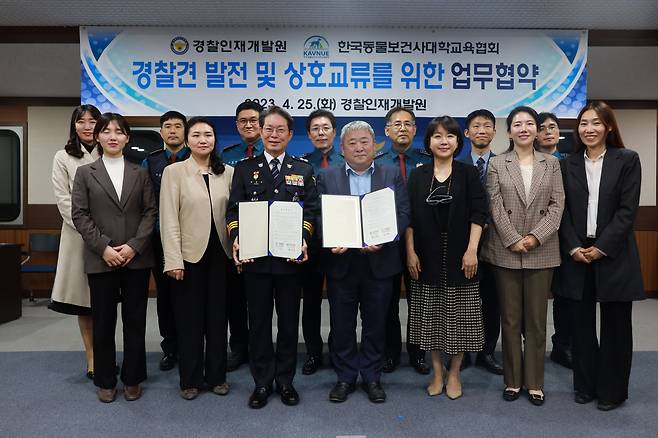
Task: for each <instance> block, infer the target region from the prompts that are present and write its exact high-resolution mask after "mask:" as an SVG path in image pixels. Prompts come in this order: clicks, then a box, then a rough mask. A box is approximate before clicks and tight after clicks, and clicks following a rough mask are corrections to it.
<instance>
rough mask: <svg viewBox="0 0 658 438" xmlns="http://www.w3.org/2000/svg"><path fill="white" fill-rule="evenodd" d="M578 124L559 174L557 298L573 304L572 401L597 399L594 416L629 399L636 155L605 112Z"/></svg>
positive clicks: (595, 105) (594, 107)
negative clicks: (561, 197) (563, 203)
mask: <svg viewBox="0 0 658 438" xmlns="http://www.w3.org/2000/svg"><path fill="white" fill-rule="evenodd" d="M577 121H578V132H577V133H576V135H575V146H576V147H575V152H574V153H573V154H572V155H571V156H569V158H567V159H566V160H565V162H564V164H563V166H562V174H563V179H564V189H565V193H566V207H565V210H564V216H563V218H562V224H561V227H560V233H559V234H560V246H561V252H562V258H563V260H562V266H561V268H560V282H561V287H560V288H559V291H558V293H559V294H560V295H562V296H563V297H565V298H568V299H571V300H573V301H572V303H573V304H572V305H573V306H574V308H575V312H574V316H575V322H574V324H575V326H574V346H573V362H574V364H573V365H574V366H573V375H574V389H575V391H576V393H575V401H576V403H581V404H584V403H588V402H590V401H592V400H593V399H595V398H598V408H599V409H600V410H603V411H609V410H611V409H615V408H616V407H618V406H619V405H620V404H621V403H623V402H624V400H626V399H627V398H628V380H629V377H630V373H631V358H632V354H633V329H632V325H631V310H632V302H633V301H636V300H642V299H644V298H645V293H644V287H643V285H642V273H641V271H640V258H639V255H638V251H637V244H636V242H635V235H634V233H633V222H634V221H635V216H636V213H637V209H638V205H639V201H640V181H641V177H642V171H641V168H640V159H639V157H638V154H637V153H636V152H634V151H631V150H628V149H625V148H624V143H623V141H622V139H621V135H620V133H619V128H618V127H617V121H616V120H615V116H614V113H613V112H612V109H611V108H610V107H609V106H608V105H607V104H605V103H604V102H591V103H589V104H588V105H587V106H585V107H584V108H583V109H582V110H581V111H580V114H578V119H577ZM597 301H598V302H599V303H600V307H601V340H600V345H599V342H598V340H597V337H596V302H597Z"/></svg>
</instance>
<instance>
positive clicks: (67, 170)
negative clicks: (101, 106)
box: [48, 105, 101, 379]
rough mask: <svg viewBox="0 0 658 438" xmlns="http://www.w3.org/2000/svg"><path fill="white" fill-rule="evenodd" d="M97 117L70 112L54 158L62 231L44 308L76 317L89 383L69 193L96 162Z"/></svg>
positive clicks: (86, 327)
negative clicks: (82, 171)
mask: <svg viewBox="0 0 658 438" xmlns="http://www.w3.org/2000/svg"><path fill="white" fill-rule="evenodd" d="M100 116H101V113H100V111H98V109H97V108H96V107H95V106H93V105H80V106H78V107H76V108H75V109H74V110H73V114H72V115H71V123H70V125H69V140H68V142H67V143H66V146H64V149H62V150H60V151H58V152H57V153H56V154H55V158H54V160H53V173H52V182H53V190H54V191H55V198H56V199H57V208H58V209H59V213H60V215H61V216H62V231H61V234H60V241H59V257H58V259H57V273H56V274H55V283H54V284H53V290H52V294H51V301H50V304H49V305H48V308H50V309H51V310H54V311H56V312H59V313H64V314H67V315H77V316H78V326H79V327H80V335H81V336H82V342H83V344H84V347H85V352H86V354H87V377H88V378H89V379H93V378H94V348H93V342H92V318H91V304H90V302H89V286H88V285H87V276H86V275H85V271H84V266H83V260H82V257H83V253H84V242H83V241H82V237H81V236H80V233H78V232H77V231H76V230H75V227H74V226H73V221H72V219H71V191H72V190H73V179H74V178H75V172H76V170H77V169H78V167H79V166H82V165H83V164H87V163H91V162H92V161H94V160H96V159H98V152H97V151H96V149H95V148H94V127H95V126H96V121H97V120H98V119H99V117H100Z"/></svg>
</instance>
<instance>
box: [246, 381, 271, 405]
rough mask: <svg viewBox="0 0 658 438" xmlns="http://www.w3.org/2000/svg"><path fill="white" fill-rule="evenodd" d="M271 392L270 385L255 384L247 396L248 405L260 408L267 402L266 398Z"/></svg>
mask: <svg viewBox="0 0 658 438" xmlns="http://www.w3.org/2000/svg"><path fill="white" fill-rule="evenodd" d="M271 394H272V387H271V386H257V387H256V388H254V392H252V393H251V395H250V396H249V407H250V408H252V409H260V408H262V407H264V406H265V405H266V404H267V398H268V397H269V396H270V395H271Z"/></svg>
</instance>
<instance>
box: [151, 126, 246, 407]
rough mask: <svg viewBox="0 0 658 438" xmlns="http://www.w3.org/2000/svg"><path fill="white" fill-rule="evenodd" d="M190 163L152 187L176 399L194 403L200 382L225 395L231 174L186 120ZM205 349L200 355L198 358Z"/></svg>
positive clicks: (204, 129)
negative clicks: (173, 346) (171, 325)
mask: <svg viewBox="0 0 658 438" xmlns="http://www.w3.org/2000/svg"><path fill="white" fill-rule="evenodd" d="M185 137H186V140H187V144H188V146H189V148H190V151H191V154H190V157H189V158H188V159H187V160H185V161H182V162H178V163H174V164H172V165H170V166H167V168H166V169H165V171H164V174H163V176H162V187H161V189H160V234H161V237H162V248H163V251H164V271H165V273H166V274H167V275H169V276H170V277H172V278H173V279H174V280H172V281H174V284H173V286H172V291H173V295H172V298H173V303H174V317H175V320H176V332H177V333H178V346H179V347H178V370H179V376H180V395H181V397H183V398H184V399H186V400H192V399H194V398H196V396H197V395H198V393H199V389H200V388H201V386H202V385H203V383H204V381H205V383H206V384H207V385H208V387H209V388H211V390H212V391H213V392H214V393H215V394H218V395H226V394H227V393H228V391H229V386H228V384H227V383H226V330H227V324H226V323H227V320H226V275H225V273H226V263H227V262H228V260H229V259H230V258H231V254H232V252H231V246H230V244H229V242H228V238H227V234H226V228H225V227H224V223H225V221H226V207H227V205H228V199H229V191H230V187H231V180H232V178H233V168H232V167H231V166H226V165H224V163H222V160H221V158H220V157H219V155H218V154H216V152H215V146H216V136H215V127H214V126H213V124H212V123H211V122H210V121H209V120H207V119H205V118H202V117H194V118H192V119H190V120H189V121H188V126H187V129H186V135H185ZM204 344H205V355H204Z"/></svg>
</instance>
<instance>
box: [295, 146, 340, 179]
mask: <svg viewBox="0 0 658 438" xmlns="http://www.w3.org/2000/svg"><path fill="white" fill-rule="evenodd" d="M327 155H328V158H327V162H328V163H329V167H335V166H342V165H343V164H345V158H343V155H342V154H341V153H340V152H338V151H337V150H336V147H335V146H333V147H332V148H331V149H330V150H329V152H328V153H327ZM322 156H323V153H322V151H321V150H320V149H313V151H312V152H309V153H307V154H304V155H303V158H304V159H305V160H307V161H308V163H309V164H310V165H311V166H313V173H314V174H315V175H318V174H319V173H320V169H321V165H322Z"/></svg>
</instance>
